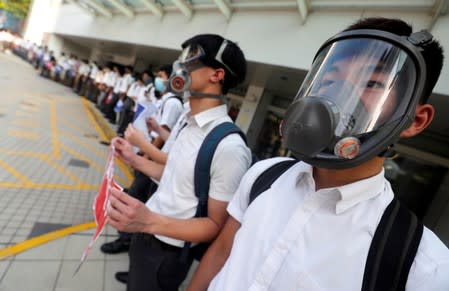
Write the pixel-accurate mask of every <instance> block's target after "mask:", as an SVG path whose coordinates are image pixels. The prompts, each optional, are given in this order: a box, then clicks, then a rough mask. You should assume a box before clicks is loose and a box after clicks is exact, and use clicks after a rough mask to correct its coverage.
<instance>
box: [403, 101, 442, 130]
mask: <svg viewBox="0 0 449 291" xmlns="http://www.w3.org/2000/svg"><path fill="white" fill-rule="evenodd" d="M434 115H435V108H433V106H432V105H430V104H418V106H416V110H415V119H414V120H413V122H412V124H411V125H410V127H409V128H407V129H405V130H404V131H403V132H401V135H400V136H401V138H407V137H412V136H415V135H417V134H419V133H420V132H422V131H423V130H424V129H426V128H427V127H428V126H429V124H430V123H431V122H432V120H433V117H434Z"/></svg>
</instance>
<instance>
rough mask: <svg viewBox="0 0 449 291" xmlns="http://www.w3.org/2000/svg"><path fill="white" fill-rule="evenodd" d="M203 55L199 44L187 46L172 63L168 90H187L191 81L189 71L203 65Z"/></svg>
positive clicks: (178, 91) (174, 91) (177, 92)
mask: <svg viewBox="0 0 449 291" xmlns="http://www.w3.org/2000/svg"><path fill="white" fill-rule="evenodd" d="M204 57H205V52H204V49H203V48H202V47H201V46H199V45H195V46H191V45H189V46H187V47H186V48H184V49H183V50H182V52H181V54H180V55H179V57H178V59H177V60H176V61H175V62H174V63H173V72H172V74H171V76H170V78H169V81H168V84H169V90H170V91H171V92H173V93H175V94H181V93H183V92H185V91H187V90H188V89H189V87H190V84H191V82H192V80H191V78H190V73H191V72H193V71H194V70H196V69H199V68H201V67H204V64H203V63H202V62H201V60H202V59H203V58H204Z"/></svg>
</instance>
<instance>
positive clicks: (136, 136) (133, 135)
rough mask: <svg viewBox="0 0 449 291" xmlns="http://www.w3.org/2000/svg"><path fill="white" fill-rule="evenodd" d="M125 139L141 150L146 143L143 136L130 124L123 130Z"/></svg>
mask: <svg viewBox="0 0 449 291" xmlns="http://www.w3.org/2000/svg"><path fill="white" fill-rule="evenodd" d="M125 139H126V140H127V141H128V142H129V143H131V144H132V145H133V146H136V147H138V148H142V145H143V144H144V143H145V142H147V138H146V137H145V134H144V133H143V132H141V131H140V130H138V129H136V128H135V127H134V126H133V125H132V124H129V125H128V127H127V128H126V130H125Z"/></svg>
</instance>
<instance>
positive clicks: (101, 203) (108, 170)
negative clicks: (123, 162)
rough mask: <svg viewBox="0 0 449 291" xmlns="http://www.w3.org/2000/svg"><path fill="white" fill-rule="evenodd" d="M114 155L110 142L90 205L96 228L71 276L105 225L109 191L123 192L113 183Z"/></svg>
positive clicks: (121, 188)
mask: <svg viewBox="0 0 449 291" xmlns="http://www.w3.org/2000/svg"><path fill="white" fill-rule="evenodd" d="M114 154H115V149H114V146H113V143H112V142H111V146H110V148H109V155H108V159H107V161H106V167H105V172H104V175H103V179H102V181H101V185H100V190H99V191H98V194H97V196H96V197H95V200H94V204H93V205H92V208H93V212H94V218H95V223H96V224H97V228H96V230H95V233H94V235H93V236H92V239H91V240H90V242H89V244H88V245H87V247H86V248H85V249H84V251H83V254H82V256H81V262H80V264H79V265H78V267H77V268H76V270H75V272H74V274H73V275H75V274H76V273H77V272H78V270H79V269H80V267H81V265H82V264H83V262H84V261H85V260H86V258H87V256H88V255H89V252H90V249H91V248H92V246H93V245H94V243H95V241H96V240H97V239H98V237H99V236H100V234H101V233H102V232H103V229H104V226H105V224H106V214H107V213H106V212H107V209H108V207H109V195H110V189H111V188H115V189H118V190H120V191H121V190H123V187H121V186H120V185H119V184H117V183H116V182H115V181H114Z"/></svg>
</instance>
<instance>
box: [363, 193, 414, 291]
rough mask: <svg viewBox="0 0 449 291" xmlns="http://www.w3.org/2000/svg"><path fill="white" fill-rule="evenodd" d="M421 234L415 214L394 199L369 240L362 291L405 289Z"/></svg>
mask: <svg viewBox="0 0 449 291" xmlns="http://www.w3.org/2000/svg"><path fill="white" fill-rule="evenodd" d="M422 233H423V225H422V223H421V222H419V221H418V219H417V217H416V215H415V214H413V213H412V212H411V211H410V210H408V209H407V208H406V207H405V206H403V205H402V204H401V203H400V202H399V200H398V199H396V198H394V199H393V201H392V202H391V203H390V205H388V207H387V208H386V210H385V212H384V214H383V215H382V218H381V220H380V223H379V225H378V226H377V229H376V232H375V234H374V237H373V240H372V241H371V246H370V249H369V253H368V258H367V260H366V265H365V273H364V275H363V283H362V291H375V290H376V291H377V290H405V285H406V283H407V278H408V274H409V271H410V267H411V266H412V263H413V261H414V258H415V255H416V252H417V250H418V246H419V243H420V241H421V237H422Z"/></svg>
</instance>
